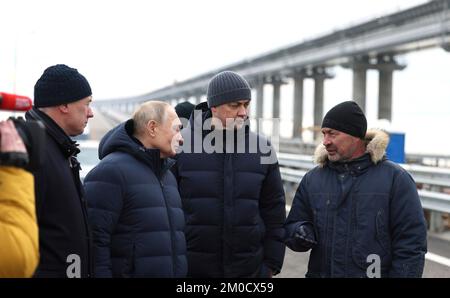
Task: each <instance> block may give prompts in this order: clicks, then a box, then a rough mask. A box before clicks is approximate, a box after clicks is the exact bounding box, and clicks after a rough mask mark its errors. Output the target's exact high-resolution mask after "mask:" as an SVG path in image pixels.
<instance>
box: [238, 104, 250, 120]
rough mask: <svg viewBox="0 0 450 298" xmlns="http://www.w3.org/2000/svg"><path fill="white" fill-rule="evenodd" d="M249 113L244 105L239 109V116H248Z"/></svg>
mask: <svg viewBox="0 0 450 298" xmlns="http://www.w3.org/2000/svg"><path fill="white" fill-rule="evenodd" d="M247 114H248V111H247V108H246V107H245V106H244V105H241V106H240V107H239V110H238V116H241V117H245V116H247Z"/></svg>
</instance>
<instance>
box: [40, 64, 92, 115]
mask: <svg viewBox="0 0 450 298" xmlns="http://www.w3.org/2000/svg"><path fill="white" fill-rule="evenodd" d="M90 95H92V91H91V86H89V83H88V81H87V80H86V78H85V77H84V76H83V75H82V74H80V73H79V72H78V70H76V69H75V68H71V67H69V66H67V65H64V64H57V65H54V66H50V67H49V68H47V69H46V70H45V71H44V73H43V74H42V76H41V77H40V78H39V80H38V81H37V82H36V85H34V106H35V107H37V108H44V107H52V106H57V105H61V104H66V103H70V102H74V101H77V100H80V99H83V98H85V97H88V96H90Z"/></svg>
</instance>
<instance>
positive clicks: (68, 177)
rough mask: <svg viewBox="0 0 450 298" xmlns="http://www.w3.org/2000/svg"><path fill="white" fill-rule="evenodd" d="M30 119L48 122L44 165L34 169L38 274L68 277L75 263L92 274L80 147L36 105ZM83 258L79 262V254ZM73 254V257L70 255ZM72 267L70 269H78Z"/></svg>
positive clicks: (83, 271)
mask: <svg viewBox="0 0 450 298" xmlns="http://www.w3.org/2000/svg"><path fill="white" fill-rule="evenodd" d="M25 116H26V118H27V120H39V121H42V123H44V125H45V128H46V133H47V138H46V143H45V145H46V148H45V156H44V162H43V166H42V167H41V168H40V169H39V170H38V171H36V172H34V173H33V174H34V178H35V189H36V213H37V219H38V225H39V251H40V262H39V266H38V268H37V270H36V273H35V276H36V277H67V272H66V271H67V268H68V266H70V265H71V264H74V266H77V264H78V263H79V264H80V265H81V267H80V269H81V277H89V276H90V275H91V273H92V259H91V257H92V255H91V243H90V239H89V235H90V232H89V226H88V221H87V207H86V202H85V200H84V197H83V188H82V185H81V181H80V178H79V169H80V168H79V164H78V162H77V160H76V159H75V156H76V154H77V153H78V152H79V149H78V148H77V147H76V146H75V142H73V141H72V140H71V139H70V138H69V137H68V136H67V135H66V134H65V133H64V131H63V130H62V129H61V128H60V127H59V126H58V125H57V124H56V123H55V122H54V121H53V120H52V119H51V118H50V117H48V116H47V115H46V114H45V113H43V112H41V111H39V110H38V109H36V108H33V109H32V110H30V111H28V112H27V113H26V115H25ZM70 255H77V256H78V257H79V262H78V261H74V260H78V258H77V257H76V256H70ZM68 257H69V258H68ZM75 271H76V270H74V271H72V270H71V269H70V268H69V272H75Z"/></svg>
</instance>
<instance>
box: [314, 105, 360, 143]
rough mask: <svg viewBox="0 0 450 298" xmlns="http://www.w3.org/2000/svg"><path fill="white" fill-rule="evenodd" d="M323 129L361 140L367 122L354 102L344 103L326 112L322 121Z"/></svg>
mask: <svg viewBox="0 0 450 298" xmlns="http://www.w3.org/2000/svg"><path fill="white" fill-rule="evenodd" d="M324 127H326V128H332V129H336V130H339V131H342V132H345V133H346V134H349V135H352V136H354V137H357V138H360V139H363V138H364V137H365V135H366V130H367V120H366V116H364V113H363V111H362V110H361V108H360V107H359V106H358V104H356V102H354V101H344V102H341V103H340V104H338V105H336V106H334V107H333V108H332V109H331V110H329V111H328V113H327V114H326V115H325V117H324V118H323V121H322V128H324Z"/></svg>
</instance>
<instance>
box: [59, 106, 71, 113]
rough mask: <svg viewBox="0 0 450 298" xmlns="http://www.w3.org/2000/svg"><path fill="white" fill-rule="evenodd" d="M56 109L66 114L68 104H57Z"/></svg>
mask: <svg viewBox="0 0 450 298" xmlns="http://www.w3.org/2000/svg"><path fill="white" fill-rule="evenodd" d="M58 110H59V111H60V112H61V113H63V114H67V113H69V105H68V104H63V105H59V106H58Z"/></svg>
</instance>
